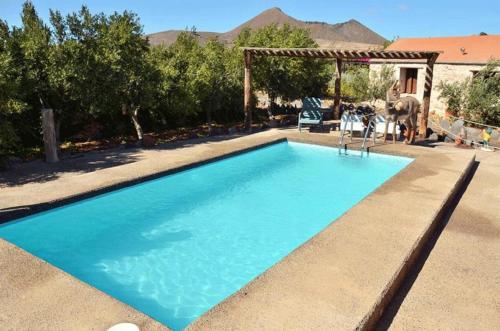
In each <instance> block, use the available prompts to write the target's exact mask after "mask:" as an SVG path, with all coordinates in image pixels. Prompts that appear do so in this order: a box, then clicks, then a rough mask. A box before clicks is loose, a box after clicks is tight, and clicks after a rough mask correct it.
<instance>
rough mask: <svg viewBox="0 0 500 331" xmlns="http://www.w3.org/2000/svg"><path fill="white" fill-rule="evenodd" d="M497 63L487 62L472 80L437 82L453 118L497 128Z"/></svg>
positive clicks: (499, 87) (499, 92) (499, 114)
mask: <svg viewBox="0 0 500 331" xmlns="http://www.w3.org/2000/svg"><path fill="white" fill-rule="evenodd" d="M499 67H500V62H499V61H490V62H489V63H488V64H487V65H486V66H485V67H484V68H483V69H482V70H481V71H479V72H478V73H477V74H475V75H474V77H473V78H472V79H465V80H463V81H458V82H444V81H442V82H440V83H439V85H438V89H439V90H440V92H441V94H440V96H439V98H440V99H443V100H444V101H445V102H446V103H447V105H448V110H449V111H450V112H452V113H453V114H454V115H455V116H458V115H463V116H465V117H466V118H467V119H470V120H473V121H478V122H483V123H486V124H490V125H494V126H499V125H500V74H498V71H497V70H498V68H499Z"/></svg>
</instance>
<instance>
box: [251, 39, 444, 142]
mask: <svg viewBox="0 0 500 331" xmlns="http://www.w3.org/2000/svg"><path fill="white" fill-rule="evenodd" d="M242 49H243V54H244V59H245V83H244V85H245V89H244V93H245V99H244V100H245V101H244V111H245V128H246V129H247V130H250V129H251V126H252V111H251V96H252V59H253V57H255V56H283V57H305V58H315V59H336V61H335V65H336V76H335V96H334V104H333V107H334V109H335V111H336V113H337V114H338V113H339V109H340V83H341V78H342V62H343V61H349V60H351V61H352V60H369V59H384V60H426V70H425V85H424V86H425V87H424V100H423V109H422V116H421V121H420V130H419V132H420V137H421V138H425V133H426V131H427V120H428V117H429V104H430V97H431V90H432V77H433V68H434V63H435V62H436V59H437V57H438V56H439V54H440V53H441V52H422V51H375V50H347V49H330V48H263V47H243V48H242Z"/></svg>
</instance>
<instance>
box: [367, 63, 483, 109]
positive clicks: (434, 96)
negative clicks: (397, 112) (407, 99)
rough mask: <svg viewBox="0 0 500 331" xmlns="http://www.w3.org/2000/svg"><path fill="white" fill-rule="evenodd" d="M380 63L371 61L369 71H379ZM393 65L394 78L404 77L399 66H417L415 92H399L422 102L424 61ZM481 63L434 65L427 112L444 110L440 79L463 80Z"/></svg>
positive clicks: (469, 76) (470, 75) (479, 67)
mask: <svg viewBox="0 0 500 331" xmlns="http://www.w3.org/2000/svg"><path fill="white" fill-rule="evenodd" d="M382 65H383V64H382V63H371V64H370V71H372V72H380V70H381V68H382ZM391 65H393V66H394V79H404V77H400V73H401V68H417V69H418V76H417V93H416V94H401V95H402V96H406V95H411V96H414V97H415V98H417V99H418V100H420V102H422V100H423V98H424V82H425V64H424V63H403V62H399V63H393V64H391ZM483 67H484V66H483V65H469V64H441V63H437V64H435V65H434V78H433V83H432V91H431V103H430V109H429V112H431V113H432V112H435V113H437V114H439V115H444V112H445V111H446V103H445V102H444V101H443V100H439V94H440V93H439V89H438V88H437V87H438V85H439V83H440V82H441V81H445V82H457V81H463V80H465V79H467V78H472V72H473V71H479V70H481V69H482V68H483Z"/></svg>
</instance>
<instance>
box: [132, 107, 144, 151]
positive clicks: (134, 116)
mask: <svg viewBox="0 0 500 331" xmlns="http://www.w3.org/2000/svg"><path fill="white" fill-rule="evenodd" d="M138 115H139V107H137V108H135V109H134V110H133V111H132V112H131V113H130V116H131V117H132V123H134V127H135V132H136V133H137V139H138V140H139V144H142V139H143V133H142V127H141V124H140V123H139V116H138Z"/></svg>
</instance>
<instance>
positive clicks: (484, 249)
mask: <svg viewBox="0 0 500 331" xmlns="http://www.w3.org/2000/svg"><path fill="white" fill-rule="evenodd" d="M476 160H477V161H479V162H478V164H477V169H476V170H475V173H474V176H473V178H472V180H471V181H470V183H469V185H468V186H467V188H466V190H465V192H464V194H463V196H462V197H461V199H460V202H459V203H458V205H457V206H456V208H455V210H454V211H453V213H452V214H451V215H450V217H449V218H447V219H446V223H445V224H443V227H444V229H442V233H441V234H440V236H439V237H438V238H435V240H432V241H431V245H430V247H429V248H428V252H427V253H426V254H425V255H424V258H423V259H421V261H419V263H418V266H417V268H416V269H415V270H413V272H412V275H411V276H410V277H408V279H407V281H406V282H405V284H404V285H403V290H402V291H401V292H400V293H399V294H398V295H397V296H396V299H395V300H394V302H393V304H392V305H391V306H390V307H389V309H388V312H387V314H386V315H385V316H384V318H383V319H382V321H381V323H380V327H379V329H381V330H385V329H387V328H388V327H389V328H390V329H391V330H409V329H418V330H438V329H441V330H443V329H446V330H495V329H498V328H499V326H500V153H487V152H482V151H478V152H477V156H476ZM436 239H437V240H436Z"/></svg>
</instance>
